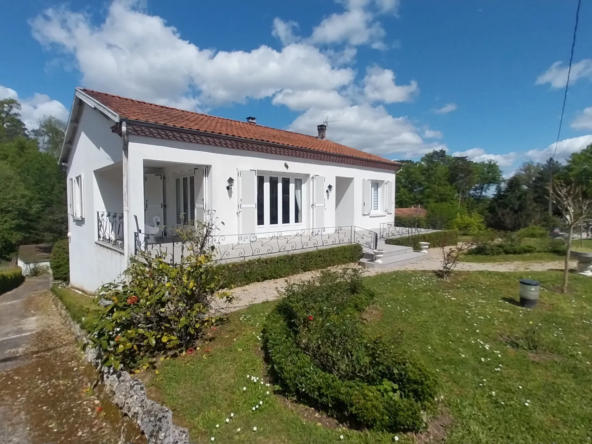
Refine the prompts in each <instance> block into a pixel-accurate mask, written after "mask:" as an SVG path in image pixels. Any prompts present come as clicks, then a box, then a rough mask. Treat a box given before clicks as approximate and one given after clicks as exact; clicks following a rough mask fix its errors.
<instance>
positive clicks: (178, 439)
mask: <svg viewBox="0 0 592 444" xmlns="http://www.w3.org/2000/svg"><path fill="white" fill-rule="evenodd" d="M51 298H52V301H53V303H54V305H55V306H56V308H57V310H58V313H59V314H60V315H61V316H62V318H63V319H64V321H65V322H66V324H67V325H68V327H70V329H71V330H72V332H73V333H74V336H76V339H77V340H78V341H80V342H82V343H83V344H85V345H88V344H89V343H90V340H89V338H88V334H87V333H86V331H84V330H83V329H82V328H81V327H80V326H79V325H78V324H77V323H76V322H74V321H73V320H72V318H71V317H70V313H68V310H67V309H66V307H64V304H62V301H60V300H59V298H57V297H56V296H55V295H52V297H51ZM84 355H85V359H86V360H87V361H88V362H90V363H91V364H92V365H93V366H94V367H95V368H96V369H97V370H98V371H99V372H100V373H101V375H102V377H103V383H104V385H105V387H106V389H107V393H109V395H110V396H111V398H112V400H113V402H114V403H115V404H116V405H117V406H118V407H119V408H120V409H121V411H122V412H123V413H124V414H125V415H127V416H129V417H130V418H131V419H132V420H134V421H135V422H136V423H137V424H138V426H139V427H140V430H141V431H142V432H143V433H144V435H146V438H147V439H148V443H149V444H189V443H190V441H189V432H188V431H187V429H185V428H182V427H179V426H176V425H175V424H173V413H172V412H171V411H170V410H169V409H167V408H166V407H164V406H162V405H160V404H158V403H156V402H154V401H152V400H151V399H149V398H148V397H147V396H146V387H144V384H143V383H142V381H140V380H139V379H136V378H132V377H131V375H130V374H129V373H128V372H126V371H115V370H114V369H113V368H109V367H104V366H103V365H101V360H100V358H99V352H98V349H96V348H92V347H88V346H87V347H85V351H84Z"/></svg>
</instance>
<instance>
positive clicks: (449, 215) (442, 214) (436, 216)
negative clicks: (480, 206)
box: [426, 202, 467, 230]
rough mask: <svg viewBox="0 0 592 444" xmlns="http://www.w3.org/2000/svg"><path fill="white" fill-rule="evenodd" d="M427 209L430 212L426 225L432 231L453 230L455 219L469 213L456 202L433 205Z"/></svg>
mask: <svg viewBox="0 0 592 444" xmlns="http://www.w3.org/2000/svg"><path fill="white" fill-rule="evenodd" d="M426 209H427V210H428V215H427V217H426V224H427V227H428V228H431V229H432V230H449V229H451V228H452V224H453V223H454V219H456V217H457V216H458V215H459V214H464V213H466V211H467V210H466V209H465V208H464V207H460V206H458V205H457V204H456V203H454V202H444V203H432V204H429V205H428V206H427V208H426Z"/></svg>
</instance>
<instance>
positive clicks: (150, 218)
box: [144, 174, 164, 227]
mask: <svg viewBox="0 0 592 444" xmlns="http://www.w3.org/2000/svg"><path fill="white" fill-rule="evenodd" d="M162 183H163V182H162V175H161V174H146V175H144V223H145V224H146V225H152V226H154V227H156V225H157V224H156V222H158V225H159V226H160V227H162V226H163V225H164V220H163V215H164V212H163V186H162Z"/></svg>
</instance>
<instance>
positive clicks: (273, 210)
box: [269, 177, 279, 225]
mask: <svg viewBox="0 0 592 444" xmlns="http://www.w3.org/2000/svg"><path fill="white" fill-rule="evenodd" d="M278 185H279V182H278V178H277V177H270V178H269V224H270V225H277V223H278Z"/></svg>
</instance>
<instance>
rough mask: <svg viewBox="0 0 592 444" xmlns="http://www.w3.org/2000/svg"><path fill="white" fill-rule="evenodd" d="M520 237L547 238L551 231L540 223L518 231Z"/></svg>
mask: <svg viewBox="0 0 592 444" xmlns="http://www.w3.org/2000/svg"><path fill="white" fill-rule="evenodd" d="M516 235H517V236H518V239H527V238H530V239H546V238H548V237H549V231H547V229H546V228H544V227H540V226H538V225H533V226H530V227H526V228H523V229H521V230H519V231H518V233H516Z"/></svg>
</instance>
